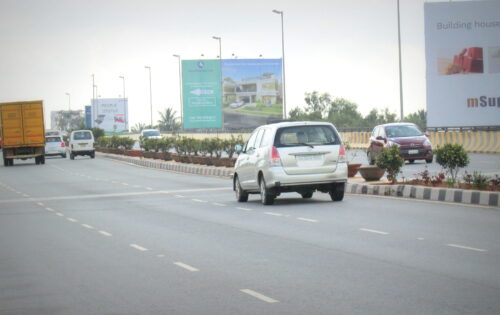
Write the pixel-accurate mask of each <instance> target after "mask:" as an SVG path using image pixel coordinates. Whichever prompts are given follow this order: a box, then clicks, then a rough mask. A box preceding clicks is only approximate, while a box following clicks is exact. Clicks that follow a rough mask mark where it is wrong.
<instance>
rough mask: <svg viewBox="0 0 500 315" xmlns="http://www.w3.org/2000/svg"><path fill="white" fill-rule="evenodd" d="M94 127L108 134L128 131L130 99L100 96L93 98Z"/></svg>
mask: <svg viewBox="0 0 500 315" xmlns="http://www.w3.org/2000/svg"><path fill="white" fill-rule="evenodd" d="M92 127H98V128H101V129H104V132H105V133H106V134H115V133H123V132H127V131H128V99H126V98H98V99H93V100H92Z"/></svg>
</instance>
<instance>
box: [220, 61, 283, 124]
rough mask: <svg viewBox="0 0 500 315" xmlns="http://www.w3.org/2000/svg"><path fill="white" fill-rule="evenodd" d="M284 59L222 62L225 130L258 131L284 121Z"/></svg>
mask: <svg viewBox="0 0 500 315" xmlns="http://www.w3.org/2000/svg"><path fill="white" fill-rule="evenodd" d="M281 71H282V70H281V59H225V60H222V76H223V78H224V79H223V103H222V105H223V110H224V127H225V128H231V129H235V128H255V127H257V126H260V125H264V124H267V123H269V122H272V121H276V120H280V119H282V118H283V97H282V84H281V78H282V76H281V73H282V72H281Z"/></svg>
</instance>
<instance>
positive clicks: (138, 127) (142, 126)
mask: <svg viewBox="0 0 500 315" xmlns="http://www.w3.org/2000/svg"><path fill="white" fill-rule="evenodd" d="M143 129H146V124H144V123H136V124H135V125H134V126H133V127H132V130H131V131H132V132H133V133H140V132H141V131H142V130H143Z"/></svg>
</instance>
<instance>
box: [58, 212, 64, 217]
mask: <svg viewBox="0 0 500 315" xmlns="http://www.w3.org/2000/svg"><path fill="white" fill-rule="evenodd" d="M56 215H57V216H59V217H64V214H62V213H61V212H56Z"/></svg>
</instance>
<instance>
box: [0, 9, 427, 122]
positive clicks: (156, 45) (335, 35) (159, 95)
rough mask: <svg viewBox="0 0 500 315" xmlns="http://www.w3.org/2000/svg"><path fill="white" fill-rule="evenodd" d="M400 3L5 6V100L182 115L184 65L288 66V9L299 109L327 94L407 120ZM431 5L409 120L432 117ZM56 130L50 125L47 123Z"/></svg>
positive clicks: (416, 61) (409, 87)
mask: <svg viewBox="0 0 500 315" xmlns="http://www.w3.org/2000/svg"><path fill="white" fill-rule="evenodd" d="M396 3H397V2H396V0H356V1H348V0H309V1H289V0H288V1H274V0H254V1H234V0H233V1H223V0H211V1H199V0H198V1H196V0H181V1H170V0H161V1H160V0H0V43H1V46H0V73H1V76H0V102H4V101H18V100H33V99H43V100H44V104H45V111H46V118H48V117H47V116H49V115H48V113H49V112H50V111H52V110H61V109H67V108H68V96H67V95H66V93H70V94H71V109H83V108H84V106H85V105H88V104H89V103H90V99H91V97H92V77H91V75H92V74H95V81H96V82H95V83H96V85H97V86H98V94H99V95H100V96H101V97H102V98H113V97H118V96H121V95H122V94H123V88H122V80H121V79H120V78H119V76H125V80H126V81H125V84H126V95H127V97H128V98H129V114H130V126H133V125H134V124H135V123H137V122H145V123H146V122H149V115H150V111H149V77H148V72H147V70H146V69H145V68H144V66H145V65H149V66H151V69H152V94H153V114H154V120H155V121H156V120H157V119H158V117H159V115H158V113H157V112H158V111H163V110H164V109H165V108H167V107H173V108H174V109H175V110H176V111H177V112H178V113H179V112H180V108H179V77H178V63H177V59H176V58H174V57H172V54H179V55H181V56H182V58H183V59H197V58H200V55H201V54H204V55H205V57H204V58H216V56H217V55H218V50H219V45H218V42H217V41H216V40H214V39H212V36H214V35H215V36H220V37H222V57H223V58H231V56H232V54H233V53H234V54H235V55H236V56H238V58H258V56H259V55H260V54H262V55H263V56H264V58H280V57H281V21H280V17H279V15H277V14H274V13H272V10H273V9H278V10H283V11H284V26H285V28H284V32H285V71H286V90H287V111H289V110H290V109H292V108H294V107H296V106H303V105H304V93H305V92H311V91H313V90H317V91H319V92H321V93H323V92H328V93H330V94H331V95H332V96H334V97H343V98H347V99H349V100H351V101H354V102H356V103H357V104H358V105H359V109H360V111H361V112H362V113H363V114H366V113H368V112H369V111H370V110H371V109H372V108H377V109H383V108H385V107H388V108H389V110H390V111H392V112H395V113H398V114H399V81H398V49H397V48H398V46H397V10H396ZM423 3H424V1H423V0H401V34H402V55H403V83H404V84H403V89H404V106H405V113H410V112H414V111H417V110H419V109H425V56H424V15H423V6H424V4H423ZM47 122H48V120H47Z"/></svg>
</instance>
